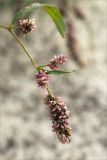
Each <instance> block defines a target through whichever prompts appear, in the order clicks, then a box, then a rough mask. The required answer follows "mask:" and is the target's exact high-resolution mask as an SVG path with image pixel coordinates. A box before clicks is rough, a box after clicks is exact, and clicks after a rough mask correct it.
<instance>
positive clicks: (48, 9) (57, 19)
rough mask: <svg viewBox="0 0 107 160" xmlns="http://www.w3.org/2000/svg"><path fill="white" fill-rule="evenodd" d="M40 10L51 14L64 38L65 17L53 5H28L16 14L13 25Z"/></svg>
mask: <svg viewBox="0 0 107 160" xmlns="http://www.w3.org/2000/svg"><path fill="white" fill-rule="evenodd" d="M38 8H42V9H43V10H44V11H45V12H46V13H48V14H49V16H50V17H51V18H52V20H53V21H54V23H55V25H56V27H57V29H58V31H59V32H60V34H61V36H62V37H64V35H65V25H64V21H63V17H62V15H61V13H60V12H59V10H58V9H57V8H56V7H54V6H52V5H48V4H41V3H32V4H30V5H28V6H27V7H25V8H23V9H21V10H20V11H19V12H17V13H16V15H15V17H14V18H13V20H12V23H11V25H14V24H15V23H16V22H17V21H18V20H19V19H21V18H23V17H24V16H26V15H28V14H30V13H31V12H33V11H34V10H36V9H38Z"/></svg>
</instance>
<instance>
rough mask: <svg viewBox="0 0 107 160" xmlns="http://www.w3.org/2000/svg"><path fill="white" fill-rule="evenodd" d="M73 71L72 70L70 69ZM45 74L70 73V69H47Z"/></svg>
mask: <svg viewBox="0 0 107 160" xmlns="http://www.w3.org/2000/svg"><path fill="white" fill-rule="evenodd" d="M72 72H74V70H73V71H72ZM46 73H47V74H54V75H60V74H68V73H71V72H70V71H60V70H53V71H49V70H48V71H47V72H46Z"/></svg>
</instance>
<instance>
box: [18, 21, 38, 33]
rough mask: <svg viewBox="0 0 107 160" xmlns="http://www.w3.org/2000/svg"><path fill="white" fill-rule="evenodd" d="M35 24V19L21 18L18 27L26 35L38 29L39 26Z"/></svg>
mask: <svg viewBox="0 0 107 160" xmlns="http://www.w3.org/2000/svg"><path fill="white" fill-rule="evenodd" d="M34 24H35V19H32V20H31V19H21V20H19V21H18V29H19V30H20V31H21V32H22V34H24V35H25V34H28V33H31V32H33V31H35V30H36V29H37V26H36V25H34Z"/></svg>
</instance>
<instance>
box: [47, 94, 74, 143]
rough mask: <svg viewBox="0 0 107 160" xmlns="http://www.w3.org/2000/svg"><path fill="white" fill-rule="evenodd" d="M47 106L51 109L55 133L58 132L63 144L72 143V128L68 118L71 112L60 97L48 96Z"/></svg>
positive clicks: (50, 113)
mask: <svg viewBox="0 0 107 160" xmlns="http://www.w3.org/2000/svg"><path fill="white" fill-rule="evenodd" d="M45 104H46V105H48V107H49V115H50V119H51V120H52V123H53V126H52V129H53V132H56V133H57V135H58V139H59V141H60V142H61V143H63V144H65V143H68V142H69V141H70V138H69V137H70V136H71V127H70V126H69V122H68V116H69V113H70V111H68V110H67V106H66V104H65V103H64V102H62V101H61V99H60V98H59V97H54V96H51V95H47V96H46V98H45Z"/></svg>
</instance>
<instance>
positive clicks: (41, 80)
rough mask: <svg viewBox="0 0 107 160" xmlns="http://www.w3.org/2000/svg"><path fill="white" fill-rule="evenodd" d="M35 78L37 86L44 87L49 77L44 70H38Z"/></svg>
mask: <svg viewBox="0 0 107 160" xmlns="http://www.w3.org/2000/svg"><path fill="white" fill-rule="evenodd" d="M35 79H36V82H37V84H38V86H39V87H42V88H43V87H46V86H47V83H48V80H49V77H48V75H47V74H46V72H45V71H44V70H40V71H39V72H38V73H36V74H35Z"/></svg>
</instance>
